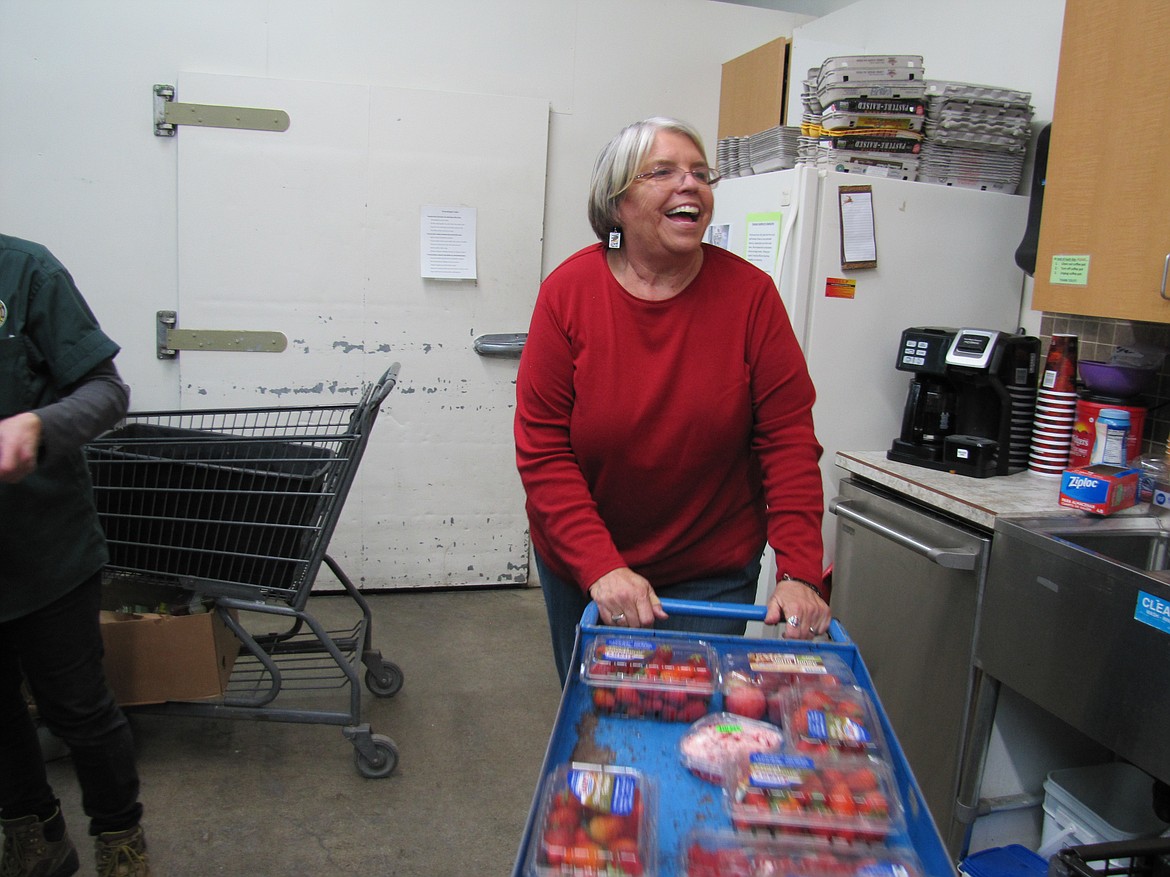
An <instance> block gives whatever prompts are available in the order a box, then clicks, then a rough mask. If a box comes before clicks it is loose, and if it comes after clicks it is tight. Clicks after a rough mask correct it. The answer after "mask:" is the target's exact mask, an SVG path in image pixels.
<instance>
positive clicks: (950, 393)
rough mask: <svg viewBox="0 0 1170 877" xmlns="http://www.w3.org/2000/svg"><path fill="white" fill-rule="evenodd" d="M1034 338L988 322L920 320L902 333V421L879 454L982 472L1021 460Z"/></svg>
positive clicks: (1036, 350) (1032, 398) (1036, 352)
mask: <svg viewBox="0 0 1170 877" xmlns="http://www.w3.org/2000/svg"><path fill="white" fill-rule="evenodd" d="M1039 363H1040V339H1039V338H1035V337H1033V336H1030V335H1013V334H1009V333H1007V332H998V331H995V330H993V329H952V328H947V327H942V326H921V327H915V328H911V329H906V330H905V331H904V332H903V333H902V339H901V343H900V345H899V347H898V359H897V362H896V364H895V367H896V368H897V369H898V370H900V371H907V372H910V373H911V374H912V375H913V376H912V377H911V379H910V386H909V389H908V391H907V395H906V406H905V408H904V410H903V413H902V429H901V432H900V433H899V435H898V437H897V438H896V439H894V442H893V445H892V446H891V447H890V450H889V451H888V452H887V453H886V456H887V457H888V458H889V459H891V460H895V461H897V462H900V463H911V464H913V465H915V466H924V467H926V468H928V469H939V470H942V471H947V472H955V473H957V474H959V475H968V476H971V477H973V478H986V477H988V476H991V475H1010V474H1012V473H1013V472H1022V471H1023V470H1024V469H1026V468H1027V467H1028V450H1029V446H1030V443H1031V430H1032V419H1033V417H1034V415H1035V408H1036V379H1037V375H1038V370H1039Z"/></svg>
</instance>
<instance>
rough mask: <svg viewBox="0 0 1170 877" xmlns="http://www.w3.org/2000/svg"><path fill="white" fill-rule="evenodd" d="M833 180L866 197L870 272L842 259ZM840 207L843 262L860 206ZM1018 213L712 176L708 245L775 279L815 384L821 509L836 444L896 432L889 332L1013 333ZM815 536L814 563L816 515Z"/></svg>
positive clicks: (973, 195)
mask: <svg viewBox="0 0 1170 877" xmlns="http://www.w3.org/2000/svg"><path fill="white" fill-rule="evenodd" d="M842 186H845V187H852V186H868V187H870V190H869V192H867V193H862V194H863V196H864V197H863V198H862V199H861V201H860V202H859V203H861V204H862V205H865V204H866V202H869V203H871V205H872V217H873V221H872V243H873V245H874V248H875V251H876V258H875V259H874V260H873V262H874V263H875V264H874V267H869V268H853V269H846V268H843V267H842V248H841V241H842V211H841V206H840V197H841V192H840V187H842ZM849 209H851V208H848V209H847V216H846V223H847V225H846V226H845V227H846V229H847V231H848V234H849V241H850V243H851V248H850V256H851V258H852V257H853V256H854V249H853V245H854V244H857V243H858V237H857V230H858V228H859V226H858V224H857V220H858V216H861V217H862V218H863V219H864V217H865V216H866V211H865V210H864V206H863V209H862V211H861V213H860V214H858V213H850V212H849ZM1027 213H1028V199H1027V198H1026V197H1024V196H1020V195H1003V194H997V193H993V192H981V191H977V190H972V189H959V188H954V187H949V186H940V185H933V184H929V183H912V182H905V181H902V180H891V179H884V178H880V177H871V176H867V175H859V174H856V173H854V174H845V173H840V172H837V171H818V170H817V169H815V168H806V167H802V168H795V169H792V170H784V171H774V172H772V173H766V174H759V175H757V176H750V177H740V178H735V179H728V180H723V181H721V182H720V183H719V186H718V188H717V189H716V190H715V209H714V214H713V217H712V222H711V226H710V229H709V230H708V239H709V240H712V241H713V242H716V243H719V244H720V245H722V246H725V247H726V248H727V249H729V250H731V251H732V252H734V253H736V254H738V255H741V256H745V257H746V258H749V260H750V261H753V262H755V263H757V264H759V265H760V266H761V267H764V268H765V269H766V270H768V271H769V273H771V274H772V275H773V277H774V279H775V280H776V285H777V288H778V289H779V291H780V296H781V298H782V299H783V301H784V305H785V307H786V308H787V309H788V314H789V317H790V318H791V320H792V324H793V327H794V328H795V330H796V335H797V338H799V339H800V343H801V347H802V348H803V350H804V355H805V358H806V359H807V361H808V367H809V372H810V373H811V375H812V379H813V383H814V385H815V386H816V392H817V400H816V404H815V406H814V408H813V417H814V421H815V426H816V432H817V437H818V438H819V439H820V442H821V444H822V445H824V448H825V454H824V457H823V458H822V460H821V472H822V475H823V480H824V485H825V501H826V504H827V503H828V500H829V499H830V498H831V497H834V496H836V494H837V484H838V482H839V481H840V477H841V470H840V469H837V467H836V466H835V465H834V463H833V458H834V456H835V454H836V452H837V451H841V450H846V451H848V450H852V451H864V450H868V451H874V450H887V449H888V448H889V446H890V443H891V442H892V441H893V439H894V438H895V437H896V436H897V435H898V432H899V431H900V429H901V423H902V409H903V406H904V404H905V400H906V392H907V385H908V383H909V380H910V374H909V373H908V372H903V371H897V370H895V368H894V362H895V359H896V355H897V351H898V344H899V341H900V338H901V333H902V330H903V329H906V328H909V327H911V326H954V327H973V328H986V329H998V330H1001V331H1008V332H1014V331H1015V330H1016V328H1017V327H1018V325H1019V320H1020V307H1021V301H1022V293H1023V285H1024V273H1023V271H1022V270H1021V269H1020V268H1019V267H1017V265H1016V263H1015V260H1014V256H1015V250H1016V247H1017V246H1018V245H1019V243H1020V240H1021V238H1022V237H1023V234H1024V225H1025V221H1026V219H1027ZM860 228H861V239H860V244H861V245H862V249H864V244H866V243H867V242H868V241H867V235H868V231H867V230H866V229H865V227H864V222H863V223H862V225H861V226H860ZM841 281H845V282H844V283H842V282H841ZM850 281H851V282H852V286H851V285H850ZM824 535H825V563H826V565H827V564H829V563H830V562H831V561H832V558H833V548H834V541H835V534H834V521H833V516H832V515H830V514H828V513H826V514H825V523H824ZM765 566H767V564H765ZM767 576H768V570H765V572H764V575H763V576H762V580H764V579H767Z"/></svg>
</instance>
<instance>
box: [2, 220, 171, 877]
mask: <svg viewBox="0 0 1170 877" xmlns="http://www.w3.org/2000/svg"><path fill="white" fill-rule="evenodd" d="M118 349H119V348H118V345H117V344H115V343H114V342H113V341H112V340H111V339H110V338H109V337H108V336H106V334H105V333H104V332H102V330H101V328H100V327H99V325H98V322H97V320H96V319H95V318H94V315H93V312H92V311H91V310H90V308H89V306H88V305H87V304H86V302H85V299H84V298H82V296H81V293H80V292H79V291H78V289H77V287H76V285H75V284H74V282H73V278H72V277H71V276H70V275H69V272H68V271H66V269H65V267H64V266H63V265H62V264H61V263H60V262H59V261H58V260H57V259H56V258H55V257H54V256H53V255H52V253H50V252H49V251H48V250H47V249H46V248H45V247H43V246H41V245H40V244H36V243H32V242H29V241H24V240H20V239H18V238H13V237H7V236H5V235H0V827H2V828H3V832H4V845H3V850H2V852H0V874H4V875H6V877H7V875H13V877H33V875H36V877H65V875H69V874H74V873H76V871H77V870H78V868H79V861H78V855H77V851H76V849H75V848H74V846H73V843H72V841H71V840H70V838H69V835H68V833H67V832H66V830H65V823H64V819H63V818H62V816H61V810H60V802H59V800H58V798H57V797H56V796H55V794H54V792H53V790H52V788H51V787H50V786H49V782H48V776H47V774H46V771H45V767H44V759H43V757H42V755H41V750H40V744H39V741H38V738H37V732H36V726H35V725H34V723H33V721H32V718H31V716H30V714H29V709H28V703H27V701H26V699H25V695H24V693H23V691H22V684H23V683H24V682H25V681H27V684H28V689H29V691H31V693H32V696H33V700H34V701H35V702H36V705H37V711H38V713H39V714H40V717H41V720H42V721H43V722H44V723H45V726H46V727H47V728H48V729H49V730H50V731H52V732H53V733H54V734H55V735H56V736H57V737H59V738H60V739H61V740H63V741H64V742H65V743H66V745H67V746H68V747H69V750H70V753H71V755H72V758H73V764H74V768H75V770H76V772H77V777H78V782H79V784H80V786H81V793H82V807H83V809H84V810H85V813H86V815H87V816H88V817H89V820H90V824H89V832H90V834H91V835H92V836H93V837H94V839H95V846H96V855H97V862H98V873H99V874H100V875H119V877H142V875H149V873H150V871H149V865H148V862H147V858H146V842H145V839H144V837H143V833H142V827H141V818H142V804H141V803H140V801H139V797H138V793H139V780H138V770H137V765H136V760H135V752H134V741H133V738H132V736H131V732H130V726H129V723H128V722H127V721H126V717H125V716H124V715H123V713H122V711H121V709H119V707H118V705H117V703H116V702H115V700H114V697H113V695H112V694H111V692H110V689H109V686H108V685H107V683H106V678H105V673H104V671H103V669H102V654H103V649H102V638H101V628H100V623H99V610H100V606H101V569H102V567H103V566H104V565H105V563H106V561H107V560H108V554H107V549H106V541H105V536H104V535H103V533H102V529H101V526H100V525H99V523H98V519H97V512H96V511H95V509H94V504H93V489H92V486H91V484H90V480H89V474H88V471H87V469H86V465H85V459H84V456H83V454H82V445H84V444H85V442H87V441H89V440H90V439H92V438H94V437H95V436H96V435H98V434H99V433H101V432H104V431H105V430H107V429H109V428H110V427H112V426H113V425H114V424H116V423H117V422H118V421H119V420H120V419H121V418H122V417H123V415H124V414H125V413H126V410H127V407H128V405H129V399H130V391H129V388H128V387H127V386H126V385H125V384H124V383H123V382H122V380H121V378H120V376H119V375H118V371H117V369H116V368H115V367H114V363H113V358H114V356H115V355H116V354H117V352H118Z"/></svg>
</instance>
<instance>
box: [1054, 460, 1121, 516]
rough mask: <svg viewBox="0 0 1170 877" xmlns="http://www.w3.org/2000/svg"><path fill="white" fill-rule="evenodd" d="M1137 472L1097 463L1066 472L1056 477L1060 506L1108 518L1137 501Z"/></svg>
mask: <svg viewBox="0 0 1170 877" xmlns="http://www.w3.org/2000/svg"><path fill="white" fill-rule="evenodd" d="M1140 475H1141V473H1140V472H1139V471H1138V470H1137V469H1133V468H1126V467H1122V466H1109V465H1106V464H1103V463H1101V464H1098V465H1096V466H1085V467H1083V468H1080V469H1066V470H1065V471H1064V474H1063V475H1061V477H1060V500H1059V502H1060V504H1061V505H1062V506H1065V507H1067V508H1072V509H1080V510H1081V511H1085V512H1092V513H1093V514H1097V515H1109V514H1112V513H1113V512H1116V511H1120V510H1121V509H1126V508H1129V507H1130V506H1131V505H1133V504H1134V503H1135V502H1137V493H1138V479H1139V477H1140Z"/></svg>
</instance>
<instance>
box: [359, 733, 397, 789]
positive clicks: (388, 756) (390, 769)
mask: <svg viewBox="0 0 1170 877" xmlns="http://www.w3.org/2000/svg"><path fill="white" fill-rule="evenodd" d="M369 743H370V746H372V747H373V749H374V756H373V757H372V758H370V757H367V755H366V754H365V753H364V752H363V751H362V749H361V748H359V747H358V745H357V744H356V743H355V744H354V748H353V763H354V766H355V767H357V770H358V773H360V774H361V775H362V776H364V777H365V778H366V779H368V780H380V779H383V778H385V777H388V776H390V774H392V773H394V769H395V768H396V767H398V746H397V744H395V742H394V741H393V740H391V739H390V738H389V737H387V736H386V735H385V734H371V735H370V740H369Z"/></svg>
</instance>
